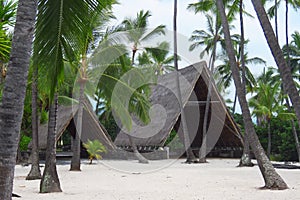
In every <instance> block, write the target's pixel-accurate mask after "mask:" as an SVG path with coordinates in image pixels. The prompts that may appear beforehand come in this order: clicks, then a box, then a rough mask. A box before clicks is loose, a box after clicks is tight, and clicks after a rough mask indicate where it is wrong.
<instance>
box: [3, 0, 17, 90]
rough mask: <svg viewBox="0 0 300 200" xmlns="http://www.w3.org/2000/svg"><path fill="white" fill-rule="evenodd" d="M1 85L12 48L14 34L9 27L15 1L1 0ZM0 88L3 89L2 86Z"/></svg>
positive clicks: (15, 5)
mask: <svg viewBox="0 0 300 200" xmlns="http://www.w3.org/2000/svg"><path fill="white" fill-rule="evenodd" d="M0 5H1V6H0V85H1V84H2V83H3V81H4V78H5V76H6V71H7V63H8V60H9V53H10V49H11V39H12V36H11V35H10V34H9V33H8V30H7V29H8V27H9V26H11V25H13V23H14V20H15V16H16V10H17V3H16V2H14V1H4V0H0ZM0 90H2V89H1V88H0ZM0 94H1V92H0Z"/></svg>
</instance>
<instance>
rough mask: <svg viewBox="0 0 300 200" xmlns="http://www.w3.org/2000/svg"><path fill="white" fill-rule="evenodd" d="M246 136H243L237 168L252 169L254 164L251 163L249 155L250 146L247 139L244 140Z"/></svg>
mask: <svg viewBox="0 0 300 200" xmlns="http://www.w3.org/2000/svg"><path fill="white" fill-rule="evenodd" d="M246 137H247V135H246V134H245V135H244V149H243V155H242V157H241V159H240V163H239V165H238V166H239V167H253V166H254V164H253V163H252V162H251V155H250V144H249V139H248V138H246Z"/></svg>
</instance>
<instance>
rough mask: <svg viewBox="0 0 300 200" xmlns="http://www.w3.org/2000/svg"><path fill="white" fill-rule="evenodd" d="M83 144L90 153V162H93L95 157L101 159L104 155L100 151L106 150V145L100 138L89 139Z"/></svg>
mask: <svg viewBox="0 0 300 200" xmlns="http://www.w3.org/2000/svg"><path fill="white" fill-rule="evenodd" d="M83 146H84V147H85V148H86V150H87V152H88V153H89V160H90V163H89V164H92V163H93V159H98V160H99V159H101V158H102V157H101V154H100V153H102V152H106V148H105V146H104V145H103V144H102V143H101V142H100V141H99V140H93V141H91V140H88V141H87V142H86V143H84V144H83Z"/></svg>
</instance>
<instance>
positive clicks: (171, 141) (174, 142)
mask: <svg viewBox="0 0 300 200" xmlns="http://www.w3.org/2000/svg"><path fill="white" fill-rule="evenodd" d="M165 146H168V147H170V150H171V151H176V150H182V149H184V145H183V143H182V142H181V140H180V138H179V136H178V134H177V132H176V131H175V130H172V131H171V133H170V135H169V137H168V139H167V140H166V143H165Z"/></svg>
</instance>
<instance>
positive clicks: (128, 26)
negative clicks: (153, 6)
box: [121, 10, 166, 64]
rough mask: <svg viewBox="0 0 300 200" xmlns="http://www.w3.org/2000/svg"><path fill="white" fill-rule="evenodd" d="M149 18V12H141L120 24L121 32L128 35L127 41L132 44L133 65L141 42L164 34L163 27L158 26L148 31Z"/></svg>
mask: <svg viewBox="0 0 300 200" xmlns="http://www.w3.org/2000/svg"><path fill="white" fill-rule="evenodd" d="M149 17H151V14H150V11H146V12H145V11H144V10H141V11H140V12H138V13H137V15H136V18H134V19H131V18H127V19H125V20H124V21H123V22H122V23H121V30H124V31H126V32H127V33H128V39H129V41H130V42H132V47H131V48H132V58H131V62H132V64H134V61H135V55H136V52H137V51H138V49H139V46H140V45H141V43H142V42H143V41H147V40H149V39H151V38H153V37H154V36H157V35H160V34H165V27H166V26H165V25H159V26H157V27H155V28H154V29H152V30H148V26H149V23H148V18H149Z"/></svg>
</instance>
